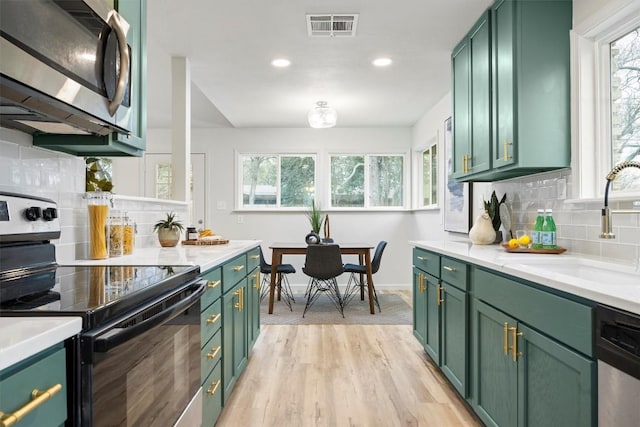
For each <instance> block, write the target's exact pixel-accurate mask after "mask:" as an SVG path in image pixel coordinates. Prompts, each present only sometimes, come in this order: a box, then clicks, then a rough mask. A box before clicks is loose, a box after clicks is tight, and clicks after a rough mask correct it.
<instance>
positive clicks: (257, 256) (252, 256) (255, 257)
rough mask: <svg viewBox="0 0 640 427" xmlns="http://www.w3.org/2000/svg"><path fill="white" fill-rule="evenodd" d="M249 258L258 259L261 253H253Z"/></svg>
mask: <svg viewBox="0 0 640 427" xmlns="http://www.w3.org/2000/svg"><path fill="white" fill-rule="evenodd" d="M249 258H251V259H258V258H260V255H251V256H250V257H249Z"/></svg>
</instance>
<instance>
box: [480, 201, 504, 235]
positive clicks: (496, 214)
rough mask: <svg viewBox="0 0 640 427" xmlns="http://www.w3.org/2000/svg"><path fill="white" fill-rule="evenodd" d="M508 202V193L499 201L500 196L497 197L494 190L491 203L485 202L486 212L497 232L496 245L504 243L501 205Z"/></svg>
mask: <svg viewBox="0 0 640 427" xmlns="http://www.w3.org/2000/svg"><path fill="white" fill-rule="evenodd" d="M506 201H507V193H505V194H504V196H502V199H500V201H498V196H496V191H495V190H494V191H493V193H491V198H490V199H489V201H486V200H483V203H484V210H485V211H486V212H487V214H488V215H489V218H490V219H491V225H492V226H493V229H494V230H495V232H496V240H495V243H500V242H501V241H502V232H501V231H500V225H502V221H501V220H500V205H501V204H503V203H504V202H506Z"/></svg>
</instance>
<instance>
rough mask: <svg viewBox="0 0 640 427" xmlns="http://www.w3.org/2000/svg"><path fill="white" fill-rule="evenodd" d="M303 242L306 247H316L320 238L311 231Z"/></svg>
mask: <svg viewBox="0 0 640 427" xmlns="http://www.w3.org/2000/svg"><path fill="white" fill-rule="evenodd" d="M304 241H305V242H307V245H317V244H318V243H320V236H319V235H318V233H316V232H315V231H312V232H310V233H309V234H307V235H306V236H305V237H304Z"/></svg>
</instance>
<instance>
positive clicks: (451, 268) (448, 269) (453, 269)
mask: <svg viewBox="0 0 640 427" xmlns="http://www.w3.org/2000/svg"><path fill="white" fill-rule="evenodd" d="M442 268H443V269H444V270H447V271H451V272H454V271H456V268H455V267H449V266H448V265H443V266H442Z"/></svg>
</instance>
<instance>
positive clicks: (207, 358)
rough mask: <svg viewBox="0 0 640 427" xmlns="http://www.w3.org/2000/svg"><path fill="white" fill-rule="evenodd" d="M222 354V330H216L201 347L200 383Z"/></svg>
mask: <svg viewBox="0 0 640 427" xmlns="http://www.w3.org/2000/svg"><path fill="white" fill-rule="evenodd" d="M221 356H222V331H220V330H218V331H217V332H216V333H215V334H214V335H213V338H211V339H210V340H209V342H208V343H206V344H205V345H204V346H203V347H202V351H201V352H200V360H201V361H202V363H201V366H202V379H201V381H202V383H203V384H204V381H205V379H206V378H207V376H208V375H209V374H210V373H211V371H212V370H213V367H214V366H216V363H218V361H219V360H220V358H221Z"/></svg>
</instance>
